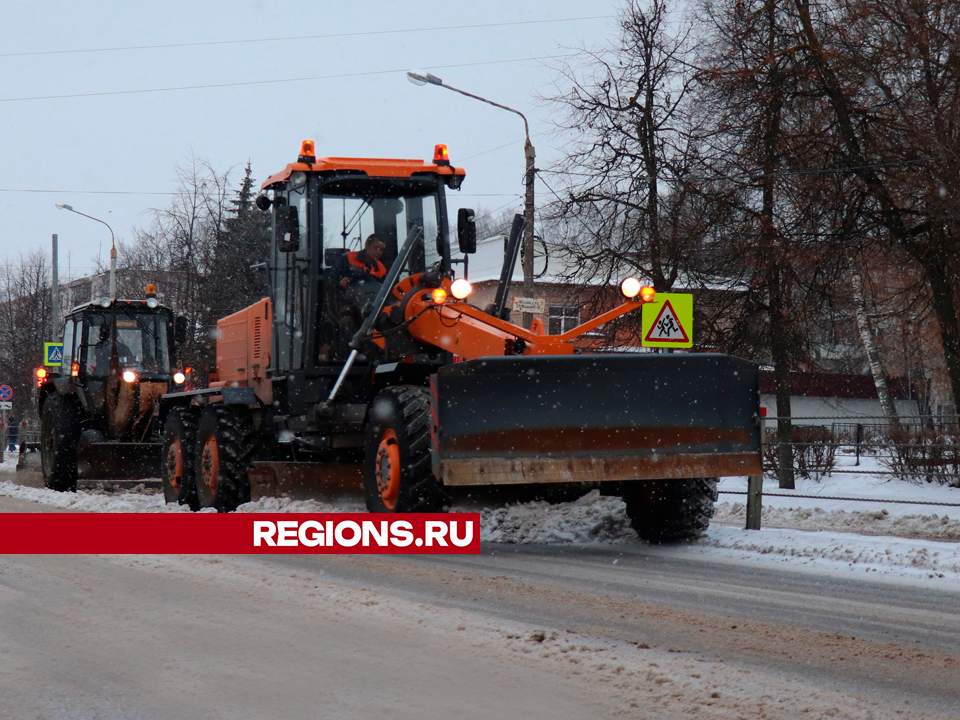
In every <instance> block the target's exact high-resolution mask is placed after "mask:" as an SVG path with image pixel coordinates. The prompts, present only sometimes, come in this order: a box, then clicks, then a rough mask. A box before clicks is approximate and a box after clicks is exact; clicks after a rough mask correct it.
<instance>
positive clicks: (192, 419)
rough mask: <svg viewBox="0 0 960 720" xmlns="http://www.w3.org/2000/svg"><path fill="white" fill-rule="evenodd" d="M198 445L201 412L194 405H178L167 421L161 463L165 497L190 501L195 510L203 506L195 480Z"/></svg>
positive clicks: (180, 501)
mask: <svg viewBox="0 0 960 720" xmlns="http://www.w3.org/2000/svg"><path fill="white" fill-rule="evenodd" d="M196 448H197V412H196V411H195V410H192V409H191V408H185V407H184V408H174V409H173V410H171V411H170V414H169V415H167V421H166V422H165V423H164V425H163V454H162V455H161V457H162V461H161V464H160V477H161V478H162V480H163V498H164V500H166V501H167V502H168V503H173V502H176V503H180V504H181V505H188V506H189V507H190V509H191V510H199V509H200V504H199V503H198V501H197V486H196V483H195V482H194V477H195V476H194V469H195V467H194V466H195V460H194V453H195V451H196Z"/></svg>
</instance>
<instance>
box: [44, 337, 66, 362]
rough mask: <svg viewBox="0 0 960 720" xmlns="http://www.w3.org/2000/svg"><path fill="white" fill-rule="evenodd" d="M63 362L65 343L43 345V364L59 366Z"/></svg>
mask: <svg viewBox="0 0 960 720" xmlns="http://www.w3.org/2000/svg"><path fill="white" fill-rule="evenodd" d="M62 362H63V343H57V342H48V343H44V344H43V364H44V365H57V366H59V365H60V364H61V363H62Z"/></svg>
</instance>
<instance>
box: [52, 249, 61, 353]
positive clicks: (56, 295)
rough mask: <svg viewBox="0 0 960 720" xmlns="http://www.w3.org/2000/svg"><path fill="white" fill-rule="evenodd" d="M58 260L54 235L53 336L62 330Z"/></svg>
mask: <svg viewBox="0 0 960 720" xmlns="http://www.w3.org/2000/svg"><path fill="white" fill-rule="evenodd" d="M58 262H59V261H58V260H57V234H56V233H54V234H53V284H52V287H51V288H50V314H51V315H52V316H53V325H52V327H53V335H54V337H56V336H57V330H58V329H59V328H60V275H59V268H58Z"/></svg>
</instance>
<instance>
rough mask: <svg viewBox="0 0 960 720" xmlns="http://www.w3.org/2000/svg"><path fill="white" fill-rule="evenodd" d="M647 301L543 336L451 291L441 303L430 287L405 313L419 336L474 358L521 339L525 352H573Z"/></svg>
mask: <svg viewBox="0 0 960 720" xmlns="http://www.w3.org/2000/svg"><path fill="white" fill-rule="evenodd" d="M410 279H412V278H410ZM442 287H443V288H444V289H445V290H447V292H448V293H449V292H450V280H449V279H445V280H444V281H443V285H442ZM644 304H645V303H644V301H643V300H642V299H641V298H640V297H639V296H638V297H637V298H635V299H629V300H627V301H626V302H624V303H623V304H622V305H619V306H618V307H615V308H614V309H612V310H608V311H607V312H605V313H603V314H601V315H598V316H597V317H595V318H593V319H592V320H588V321H587V322H585V323H583V324H581V325H578V326H577V327H575V328H573V329H572V330H569V331H567V332H565V333H563V334H562V335H542V334H539V333H536V332H533V331H532V330H526V329H524V328H522V327H520V326H518V325H514V324H513V323H509V322H507V321H505V320H500V319H499V318H495V317H493V316H492V315H488V314H487V313H485V312H483V311H482V310H479V309H477V308H475V307H473V306H471V305H468V304H467V303H466V302H463V301H458V300H456V299H455V298H454V297H453V296H452V295H449V294H448V297H447V300H446V302H444V303H443V304H442V305H437V304H435V303H434V302H433V301H432V299H431V296H430V289H429V288H422V292H417V293H416V294H415V295H414V296H413V297H412V298H410V300H409V302H408V303H407V306H406V310H405V313H404V316H405V320H407V321H408V322H410V325H409V326H408V329H409V331H410V334H411V335H413V337H415V338H416V339H418V340H420V341H422V342H425V343H428V344H430V345H435V346H437V347H440V348H443V349H444V350H449V351H450V352H453V353H456V354H457V355H460V356H461V357H463V358H464V359H466V360H473V359H475V358H479V357H490V356H495V355H506V354H508V352H509V351H508V346H511V345H512V343H513V342H514V341H516V340H517V339H522V340H523V341H524V342H525V343H526V347H525V348H524V350H523V353H522V354H524V355H572V354H573V353H574V346H573V344H572V341H573V340H574V339H576V338H578V337H580V336H581V335H583V334H584V333H588V332H590V331H591V330H594V329H595V328H598V327H600V326H601V325H604V324H605V323H608V322H610V321H611V320H615V319H616V318H618V317H620V316H622V315H626V314H627V313H629V312H632V311H634V310H636V309H637V308H640V307H642V306H643V305H644Z"/></svg>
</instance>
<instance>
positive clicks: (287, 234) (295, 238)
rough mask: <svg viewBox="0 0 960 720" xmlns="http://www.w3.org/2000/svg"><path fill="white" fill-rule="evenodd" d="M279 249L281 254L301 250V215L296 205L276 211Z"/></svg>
mask: <svg viewBox="0 0 960 720" xmlns="http://www.w3.org/2000/svg"><path fill="white" fill-rule="evenodd" d="M275 217H276V223H277V249H278V250H279V251H280V252H295V251H296V250H299V249H300V215H299V214H298V213H297V208H296V206H294V205H284V206H283V207H277V209H276V216H275Z"/></svg>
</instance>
